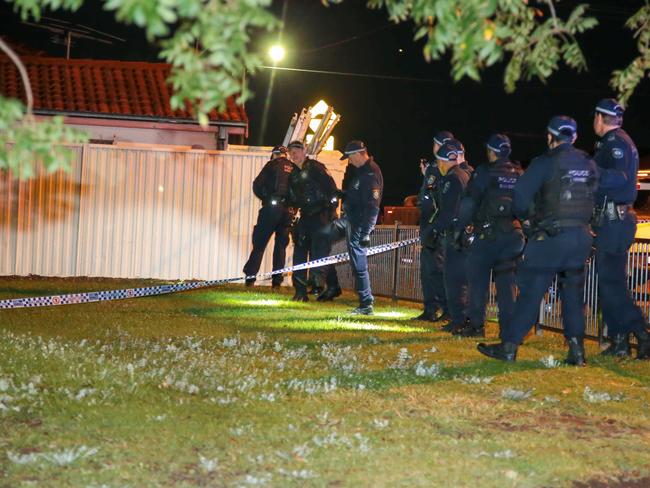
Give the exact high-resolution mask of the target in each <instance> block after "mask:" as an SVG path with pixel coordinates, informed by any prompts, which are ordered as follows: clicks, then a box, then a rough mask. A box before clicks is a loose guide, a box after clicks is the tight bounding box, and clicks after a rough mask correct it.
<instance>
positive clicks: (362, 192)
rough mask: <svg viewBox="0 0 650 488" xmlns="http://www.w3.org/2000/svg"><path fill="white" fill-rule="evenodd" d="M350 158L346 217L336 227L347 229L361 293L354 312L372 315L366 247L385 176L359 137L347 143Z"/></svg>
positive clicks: (347, 156)
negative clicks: (358, 139)
mask: <svg viewBox="0 0 650 488" xmlns="http://www.w3.org/2000/svg"><path fill="white" fill-rule="evenodd" d="M348 158H349V159H350V162H349V165H348V168H350V166H351V167H352V168H350V169H349V170H346V174H345V177H344V180H343V191H344V193H345V198H344V200H343V210H344V212H345V217H343V218H342V219H338V221H337V222H336V224H337V225H336V226H337V227H338V228H345V232H346V236H345V237H346V243H347V247H348V253H349V254H350V267H351V268H352V272H353V274H354V281H355V289H356V291H357V294H358V295H359V306H358V307H357V308H355V309H354V310H352V313H354V314H359V315H372V313H373V309H372V305H373V303H374V301H375V299H374V297H373V296H372V291H371V289H370V274H369V273H368V257H367V256H366V250H365V248H367V247H368V246H370V234H371V233H372V231H373V229H374V228H375V223H376V222H377V217H378V216H379V204H380V202H381V196H382V194H383V192H384V178H383V176H382V174H381V170H380V169H379V166H378V165H377V163H375V161H374V159H373V158H372V157H371V156H369V155H368V149H367V148H366V145H365V144H364V143H363V142H361V141H357V140H355V141H350V142H348V143H347V144H346V146H345V150H344V152H343V156H341V160H345V159H348Z"/></svg>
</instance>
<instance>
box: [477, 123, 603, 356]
mask: <svg viewBox="0 0 650 488" xmlns="http://www.w3.org/2000/svg"><path fill="white" fill-rule="evenodd" d="M547 132H548V133H547V142H548V147H549V151H548V152H546V153H545V154H543V155H541V156H538V157H537V158H535V159H533V161H532V162H531V163H530V166H529V167H528V170H527V171H526V172H525V173H524V174H523V175H522V176H521V177H520V178H519V180H518V181H517V183H516V184H515V190H514V200H513V203H514V211H515V215H516V216H517V217H519V218H520V219H522V220H524V219H528V218H532V219H533V232H532V233H531V235H530V238H529V240H528V243H527V245H526V248H525V250H524V258H523V263H522V264H521V266H520V269H519V272H518V276H517V282H518V285H519V297H518V299H517V303H516V305H515V311H514V314H513V316H512V319H511V321H510V323H509V324H508V326H507V327H506V328H505V330H502V331H501V343H499V344H492V345H487V344H479V345H478V350H479V351H480V352H481V353H483V354H485V355H486V356H489V357H493V358H496V359H500V360H504V361H514V360H515V359H516V356H517V348H518V347H519V344H521V342H522V341H523V340H524V337H525V336H526V334H527V333H528V331H529V330H530V329H531V327H532V326H533V325H534V324H535V322H536V319H537V315H538V313H539V304H540V302H541V300H542V298H543V296H544V293H545V292H546V290H547V289H548V287H549V286H550V285H551V283H552V281H553V278H554V276H555V275H556V274H558V279H559V286H560V295H561V297H562V322H563V327H564V336H565V337H566V340H567V342H568V344H569V354H568V356H567V359H566V362H567V363H569V364H574V365H579V366H582V365H584V364H585V351H584V345H583V336H584V330H585V317H584V303H583V293H584V281H585V277H584V272H585V263H586V261H587V258H588V257H589V253H590V251H591V243H592V236H591V230H590V227H589V222H590V220H591V217H592V213H593V208H594V192H595V190H596V186H597V182H598V168H597V166H596V163H595V162H594V161H593V160H592V159H591V158H590V157H589V155H588V154H587V153H585V152H583V151H580V150H578V149H576V148H574V147H573V143H574V142H575V139H576V136H577V125H576V122H575V120H573V119H572V118H570V117H566V116H562V115H560V116H556V117H553V118H552V119H551V120H550V122H549V124H548V127H547ZM533 202H534V204H535V209H534V215H529V211H530V207H531V204H533Z"/></svg>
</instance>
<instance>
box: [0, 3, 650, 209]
mask: <svg viewBox="0 0 650 488" xmlns="http://www.w3.org/2000/svg"><path fill="white" fill-rule="evenodd" d="M288 2H289V3H288V5H287V14H286V23H285V30H284V34H283V36H284V38H283V44H284V45H285V46H286V48H287V50H288V55H287V58H286V59H285V60H284V61H283V62H282V63H281V66H285V67H291V68H299V69H308V70H320V71H333V72H339V73H340V72H344V73H357V74H370V75H382V76H383V75H386V76H389V77H394V78H405V79H382V78H376V77H368V76H349V75H342V74H317V73H305V72H295V71H279V70H276V71H275V84H274V90H273V96H272V99H271V101H270V108H269V118H268V125H267V130H266V132H265V134H261V133H260V132H261V125H262V124H261V121H262V113H263V110H264V104H265V98H266V93H267V89H268V85H269V80H270V73H271V71H270V70H268V69H260V70H259V71H258V72H257V73H256V74H255V75H254V76H253V77H251V87H252V89H253V90H254V92H255V98H254V99H253V100H251V101H249V102H248V103H247V104H246V108H247V111H248V115H249V119H250V138H249V140H248V142H249V143H250V144H254V145H256V144H258V143H260V142H261V143H262V144H263V145H275V144H277V143H279V142H281V140H282V138H283V137H284V134H285V132H286V129H287V126H288V124H289V120H290V117H291V115H292V114H293V113H294V112H297V111H299V110H300V109H301V108H302V107H306V106H308V105H310V104H313V103H315V102H317V101H318V100H319V99H321V98H323V99H325V100H326V101H327V102H328V103H330V104H331V105H333V106H334V108H335V110H336V111H337V112H338V113H340V114H341V115H342V121H341V122H340V123H339V125H338V126H337V127H336V129H335V131H334V136H335V139H336V145H337V147H338V148H339V149H341V148H342V147H343V145H344V144H345V142H346V141H347V140H349V139H355V138H358V139H362V140H364V141H365V142H366V143H367V145H368V147H369V148H370V151H371V153H372V154H373V155H374V156H375V159H376V160H377V162H378V163H379V165H380V166H381V168H382V170H383V172H384V178H385V181H386V188H385V197H384V204H399V203H400V202H401V201H402V199H403V198H404V197H405V196H406V195H408V194H412V193H415V192H416V191H417V188H418V186H419V184H420V175H419V171H418V168H417V161H418V159H419V158H420V157H423V156H426V157H430V156H431V143H432V138H433V134H434V133H435V132H436V131H437V130H440V129H448V130H451V131H452V132H454V134H455V135H456V136H457V137H458V138H459V139H460V140H461V141H463V143H464V144H465V147H466V150H467V157H468V160H469V161H470V162H471V163H472V164H474V165H477V164H480V163H482V162H483V160H484V158H485V150H484V146H483V144H484V141H485V140H486V139H487V137H488V136H489V134H490V133H492V132H496V131H501V132H505V133H507V134H509V135H510V137H511V139H512V141H513V157H514V158H515V159H519V160H521V161H523V162H524V163H526V162H527V161H528V160H530V158H532V157H534V156H535V155H537V154H539V153H541V152H543V151H544V150H545V135H544V131H545V126H546V122H547V121H548V119H549V118H550V117H551V116H552V115H555V114H567V115H570V116H572V117H574V118H575V119H576V120H577V121H578V128H579V139H578V143H577V145H578V146H579V147H581V148H583V149H586V150H591V148H592V147H593V144H594V140H595V139H594V135H593V133H592V128H591V120H592V116H591V111H592V110H593V106H594V104H595V103H596V102H597V101H598V100H599V99H600V98H604V97H608V96H613V93H612V91H611V89H610V88H609V86H608V81H609V77H610V73H611V71H612V70H613V69H616V68H622V67H624V66H626V65H627V64H628V63H629V62H630V61H631V60H632V59H633V57H634V55H635V43H634V39H633V37H632V32H631V31H628V30H626V29H625V28H624V23H625V20H626V19H627V18H628V17H629V16H630V15H631V14H632V13H633V12H634V11H636V10H637V9H638V8H639V7H640V6H641V5H643V0H625V1H621V0H619V1H604V0H597V1H592V2H590V4H591V5H592V7H593V8H592V14H593V15H595V16H596V17H597V18H598V20H599V21H600V25H599V26H598V27H597V28H596V29H594V30H593V31H591V32H588V33H586V34H583V35H582V36H581V37H580V38H579V39H580V43H581V45H582V46H583V49H584V52H585V55H586V57H587V62H588V65H589V71H588V72H587V73H582V74H578V73H576V72H575V71H573V70H570V69H569V68H563V69H562V70H561V71H560V72H559V73H557V74H555V75H554V76H553V77H552V78H551V79H550V80H549V81H548V83H547V85H544V84H542V83H540V82H537V81H531V82H522V83H520V84H519V88H518V90H517V91H516V92H515V93H514V94H512V95H508V94H506V93H505V91H504V89H503V85H502V77H503V69H504V66H505V65H503V64H501V65H497V66H495V67H492V68H490V69H489V70H488V71H486V72H484V73H483V81H482V82H481V83H476V82H474V81H470V80H465V81H461V82H459V83H454V82H453V81H452V80H451V78H450V75H449V73H450V67H449V64H448V62H447V61H444V60H443V61H437V62H432V63H426V62H425V61H424V58H423V56H422V46H423V44H422V43H421V42H420V43H415V42H414V41H413V40H412V38H413V25H412V24H408V23H405V24H399V25H395V24H392V23H390V22H389V21H388V17H387V14H386V12H385V11H383V10H380V11H372V10H368V9H367V8H365V2H363V1H360V0H346V1H345V2H343V4H342V5H336V6H331V7H329V8H325V7H323V6H322V5H321V3H320V2H319V1H318V0H288ZM87 3H88V4H90V3H94V2H87ZM577 3H578V2H575V1H573V0H564V1H562V2H561V3H560V4H559V7H560V8H559V11H560V13H562V12H563V11H566V9H568V8H571V7H572V6H575V5H576V4H577ZM282 6H283V2H281V1H276V2H274V6H273V8H274V11H275V13H276V14H277V15H278V16H280V15H281V12H282ZM49 15H51V16H52V17H55V18H57V19H65V20H68V21H70V22H74V23H77V24H83V25H85V26H89V27H93V28H95V29H98V30H101V31H103V32H107V33H110V34H112V35H115V36H118V37H121V38H123V39H125V40H126V42H123V43H122V42H115V44H113V45H104V44H100V43H97V42H93V41H86V40H77V41H76V42H75V44H74V45H73V48H72V57H73V58H95V59H121V60H128V61H135V60H145V61H157V60H158V59H157V51H158V49H157V47H156V46H155V45H148V44H147V41H146V39H145V37H144V34H143V33H142V32H141V31H140V30H139V29H137V28H135V27H128V26H124V25H121V24H119V23H117V22H116V21H115V20H114V18H113V15H112V13H107V12H103V11H101V10H99V9H98V8H97V6H96V4H95V5H94V6H90V7H82V9H81V10H80V11H79V12H77V13H76V14H72V15H71V14H66V13H63V12H56V13H54V14H49ZM0 18H2V24H3V27H2V28H1V30H0V33H2V34H6V35H7V36H8V37H9V39H10V40H11V41H12V42H16V41H18V42H20V43H22V44H23V45H25V46H28V47H30V48H33V49H38V50H41V51H43V53H46V54H48V55H55V56H64V55H65V48H64V46H63V45H61V44H57V43H55V42H53V40H52V34H50V33H47V32H46V31H41V30H39V29H36V28H33V27H29V26H25V25H21V23H20V20H19V19H18V17H17V16H16V15H14V14H13V13H12V12H11V10H10V9H9V7H8V6H7V5H6V4H4V3H3V4H1V5H0ZM5 19H8V21H6V20H5ZM276 38H277V34H275V35H274V36H268V35H260V36H259V37H258V38H256V40H255V49H259V50H260V52H263V51H266V49H267V48H268V46H269V45H270V44H271V43H272V42H273V41H274V40H275V39H276ZM413 78H416V79H413ZM625 128H626V130H627V131H628V132H629V133H630V135H631V136H632V138H633V139H634V140H635V141H636V143H637V145H638V146H639V149H640V152H641V154H647V153H649V152H650V83H648V81H647V80H646V81H644V82H643V83H642V84H641V85H640V87H639V88H638V89H637V91H636V93H635V95H634V96H633V97H632V98H631V100H630V101H629V104H628V110H627V112H626V116H625Z"/></svg>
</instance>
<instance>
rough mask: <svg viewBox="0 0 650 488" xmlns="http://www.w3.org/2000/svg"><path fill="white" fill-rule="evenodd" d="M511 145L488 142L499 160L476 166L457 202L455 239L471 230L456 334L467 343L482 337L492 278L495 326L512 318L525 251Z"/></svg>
mask: <svg viewBox="0 0 650 488" xmlns="http://www.w3.org/2000/svg"><path fill="white" fill-rule="evenodd" d="M510 147H511V145H510V140H509V139H508V137H507V136H505V135H502V134H495V135H493V136H492V137H490V139H489V141H488V143H487V148H488V150H490V151H492V152H493V153H494V155H495V156H497V159H496V160H495V161H493V162H491V163H486V164H483V165H481V166H479V167H478V168H477V169H476V171H475V172H474V173H473V174H472V178H471V179H470V182H469V184H468V186H467V191H466V194H465V197H464V198H463V200H462V202H461V208H460V214H459V218H458V222H457V227H456V230H457V236H459V235H462V233H463V232H464V229H465V227H467V226H468V225H469V224H473V232H474V240H473V241H472V243H471V245H470V246H469V250H468V257H467V277H468V284H469V291H468V295H469V301H468V306H467V318H468V323H467V325H466V327H464V328H463V329H460V330H458V331H457V334H458V335H461V336H465V337H481V336H484V335H485V329H484V323H485V307H486V303H487V296H488V288H489V285H490V272H492V274H493V276H494V280H495V282H496V291H497V304H498V308H499V324H500V326H501V328H502V329H506V328H507V327H508V325H509V323H510V319H511V317H512V314H513V312H514V304H515V298H516V296H517V295H516V291H517V290H516V279H515V271H516V267H517V260H518V258H519V257H520V256H521V253H522V251H523V249H524V236H523V233H522V231H521V224H520V223H519V221H518V220H517V219H515V216H514V211H513V206H512V201H513V191H514V187H515V183H516V182H517V180H518V179H519V176H521V174H522V170H521V167H520V166H519V165H517V164H515V163H513V162H511V161H510V160H509V158H508V156H509V154H510Z"/></svg>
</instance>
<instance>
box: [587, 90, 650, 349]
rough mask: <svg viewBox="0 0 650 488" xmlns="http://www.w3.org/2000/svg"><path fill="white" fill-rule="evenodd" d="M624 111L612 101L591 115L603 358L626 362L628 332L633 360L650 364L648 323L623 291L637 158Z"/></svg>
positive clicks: (633, 220) (633, 217)
mask: <svg viewBox="0 0 650 488" xmlns="http://www.w3.org/2000/svg"><path fill="white" fill-rule="evenodd" d="M623 112H624V111H623V107H621V106H620V105H619V104H618V102H617V101H616V100H614V99H611V98H607V99H605V100H601V101H600V102H598V105H596V111H595V114H594V132H595V133H596V135H597V136H598V137H600V140H599V141H598V142H597V143H596V153H595V155H594V159H595V161H596V164H597V165H598V167H599V169H600V172H601V180H600V186H599V188H598V193H597V198H596V205H597V207H598V208H597V212H596V221H595V222H594V227H595V231H596V233H597V235H596V239H595V241H594V243H595V247H596V266H597V268H598V291H599V292H600V293H599V295H600V303H601V307H602V312H603V319H604V321H605V323H606V324H607V329H608V333H609V336H610V338H611V340H612V344H611V345H610V346H609V347H608V348H607V349H606V350H605V351H603V354H605V355H612V356H618V357H629V356H630V354H631V352H630V333H632V334H634V335H635V336H636V338H637V341H638V349H637V358H638V359H650V336H649V335H648V331H647V330H646V321H645V318H644V317H643V313H642V312H641V310H640V309H639V307H638V306H637V305H636V304H635V303H634V301H633V299H632V297H631V296H630V293H629V291H628V286H627V272H626V269H627V254H628V251H629V249H630V246H631V245H632V243H633V242H634V235H635V233H636V214H635V213H634V210H633V207H632V206H633V203H634V200H635V199H636V194H637V188H636V173H637V169H638V167H639V153H638V152H637V149H636V146H635V145H634V142H632V139H630V136H628V135H627V133H626V132H625V131H624V130H623V129H622V128H621V125H622V124H623Z"/></svg>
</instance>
